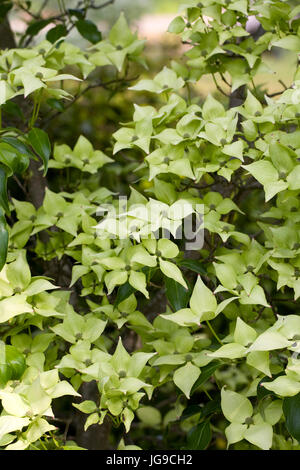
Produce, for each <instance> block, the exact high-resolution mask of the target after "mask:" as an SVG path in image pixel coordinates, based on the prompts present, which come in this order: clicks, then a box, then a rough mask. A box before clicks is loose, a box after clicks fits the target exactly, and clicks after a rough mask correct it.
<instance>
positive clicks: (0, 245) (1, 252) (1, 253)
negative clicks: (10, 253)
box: [0, 209, 8, 271]
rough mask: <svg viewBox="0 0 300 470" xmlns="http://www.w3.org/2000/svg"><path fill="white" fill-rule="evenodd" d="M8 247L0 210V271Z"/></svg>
mask: <svg viewBox="0 0 300 470" xmlns="http://www.w3.org/2000/svg"><path fill="white" fill-rule="evenodd" d="M7 247H8V232H7V230H6V220H5V217H4V214H3V211H2V210H1V209H0V271H1V270H2V268H3V266H4V265H5V261H6V256H7Z"/></svg>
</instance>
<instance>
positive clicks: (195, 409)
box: [180, 405, 203, 421]
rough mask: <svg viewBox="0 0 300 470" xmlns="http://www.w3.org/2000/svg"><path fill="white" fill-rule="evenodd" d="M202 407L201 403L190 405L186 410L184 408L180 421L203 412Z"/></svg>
mask: <svg viewBox="0 0 300 470" xmlns="http://www.w3.org/2000/svg"><path fill="white" fill-rule="evenodd" d="M202 409H203V408H202V407H201V406H199V405H190V406H188V407H187V408H185V410H183V412H182V415H181V416H180V421H184V420H185V419H187V418H190V417H191V416H194V415H197V414H199V413H202Z"/></svg>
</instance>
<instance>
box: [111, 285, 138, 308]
mask: <svg viewBox="0 0 300 470" xmlns="http://www.w3.org/2000/svg"><path fill="white" fill-rule="evenodd" d="M134 291H135V289H134V288H133V287H132V286H131V285H130V284H129V282H126V283H125V284H123V285H122V286H121V287H119V289H118V293H117V297H116V300H115V304H114V306H115V307H117V306H118V305H119V304H120V303H121V302H123V300H125V299H127V298H128V297H129V296H130V295H131V294H133V292H134Z"/></svg>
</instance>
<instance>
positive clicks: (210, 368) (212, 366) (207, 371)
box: [191, 361, 222, 393]
mask: <svg viewBox="0 0 300 470" xmlns="http://www.w3.org/2000/svg"><path fill="white" fill-rule="evenodd" d="M221 365H222V363H221V362H217V361H213V362H210V363H209V364H207V366H204V367H202V368H201V374H200V377H199V378H198V380H196V382H195V383H194V385H193V387H192V391H191V393H194V392H195V390H197V388H199V387H201V385H203V384H204V383H205V382H206V381H207V380H208V379H209V378H210V377H211V376H212V375H213V373H214V372H215V371H216V370H217V369H218V368H219V367H221Z"/></svg>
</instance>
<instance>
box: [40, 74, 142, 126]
mask: <svg viewBox="0 0 300 470" xmlns="http://www.w3.org/2000/svg"><path fill="white" fill-rule="evenodd" d="M137 79H138V77H132V78H126V79H124V78H119V79H114V80H109V81H107V82H102V81H101V80H99V81H97V82H95V83H91V84H90V85H88V86H86V87H85V88H84V90H82V91H81V92H79V93H78V94H77V95H76V96H74V98H73V99H72V100H71V101H70V102H69V103H68V104H67V105H66V106H65V107H64V109H63V111H57V112H56V113H54V114H53V115H52V116H49V118H48V119H46V121H45V122H44V124H43V126H42V127H43V129H46V128H47V127H48V125H49V123H50V122H51V121H52V120H53V119H55V118H56V117H57V116H59V115H60V114H62V113H64V112H65V111H67V109H69V108H70V107H71V106H72V105H73V104H74V103H75V102H76V101H77V100H79V98H81V97H82V96H83V95H84V94H85V93H87V92H88V91H89V90H92V89H93V88H98V87H101V88H104V89H106V90H110V88H109V85H112V84H113V83H120V82H123V83H124V84H127V83H128V82H133V81H135V80H137Z"/></svg>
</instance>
